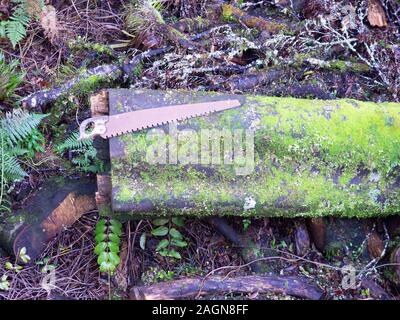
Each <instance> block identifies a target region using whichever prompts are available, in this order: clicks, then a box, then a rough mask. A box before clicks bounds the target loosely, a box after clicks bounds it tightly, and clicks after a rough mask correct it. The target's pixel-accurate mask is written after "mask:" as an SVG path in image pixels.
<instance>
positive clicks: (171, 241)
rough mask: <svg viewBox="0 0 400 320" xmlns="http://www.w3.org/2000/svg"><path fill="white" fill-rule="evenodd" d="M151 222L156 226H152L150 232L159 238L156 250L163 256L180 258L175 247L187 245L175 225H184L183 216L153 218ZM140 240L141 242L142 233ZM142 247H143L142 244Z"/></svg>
mask: <svg viewBox="0 0 400 320" xmlns="http://www.w3.org/2000/svg"><path fill="white" fill-rule="evenodd" d="M152 223H153V225H154V226H155V227H156V228H153V230H152V231H151V234H152V235H153V236H155V237H160V238H161V239H160V241H159V242H158V245H157V247H156V252H157V253H158V254H160V255H161V256H163V257H171V258H175V259H181V255H180V253H179V252H178V251H176V250H175V248H184V247H186V246H187V242H186V241H184V238H183V235H182V234H181V233H180V232H179V231H178V229H177V227H182V226H183V225H184V220H183V218H181V217H173V218H172V219H169V218H160V219H156V220H153V221H152ZM144 237H145V236H144ZM140 240H141V242H142V240H143V235H142V237H141V239H140ZM141 246H142V243H141ZM142 248H143V249H144V245H143V246H142Z"/></svg>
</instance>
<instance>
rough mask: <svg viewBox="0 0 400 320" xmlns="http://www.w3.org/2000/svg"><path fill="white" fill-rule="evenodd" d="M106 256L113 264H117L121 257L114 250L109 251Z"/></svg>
mask: <svg viewBox="0 0 400 320" xmlns="http://www.w3.org/2000/svg"><path fill="white" fill-rule="evenodd" d="M108 258H109V261H110V262H111V263H112V264H113V265H115V266H117V265H118V264H119V263H120V262H121V259H120V258H119V256H118V255H117V254H116V253H114V252H109V253H108Z"/></svg>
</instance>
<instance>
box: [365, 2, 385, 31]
mask: <svg viewBox="0 0 400 320" xmlns="http://www.w3.org/2000/svg"><path fill="white" fill-rule="evenodd" d="M368 22H369V24H370V25H371V26H373V27H380V28H383V27H386V26H387V21H386V15H385V10H383V8H382V5H381V3H380V1H379V0H369V1H368Z"/></svg>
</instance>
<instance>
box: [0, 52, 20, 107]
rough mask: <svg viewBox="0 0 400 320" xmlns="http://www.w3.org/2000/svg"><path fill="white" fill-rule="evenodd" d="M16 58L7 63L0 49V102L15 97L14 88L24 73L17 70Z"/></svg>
mask: <svg viewBox="0 0 400 320" xmlns="http://www.w3.org/2000/svg"><path fill="white" fill-rule="evenodd" d="M18 65H19V61H18V60H12V61H11V62H10V63H7V62H6V60H5V57H4V54H3V53H2V52H1V51H0V74H1V77H0V102H1V101H4V102H9V101H12V100H13V99H14V98H16V95H15V90H16V89H17V87H18V86H19V85H20V84H21V83H22V81H23V78H24V76H25V74H24V73H22V72H18V71H17V67H18Z"/></svg>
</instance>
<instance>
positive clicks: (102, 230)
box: [94, 225, 107, 236]
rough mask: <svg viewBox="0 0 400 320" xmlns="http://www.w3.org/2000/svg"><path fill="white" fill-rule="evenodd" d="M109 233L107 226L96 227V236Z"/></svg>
mask: <svg viewBox="0 0 400 320" xmlns="http://www.w3.org/2000/svg"><path fill="white" fill-rule="evenodd" d="M106 232H107V226H105V225H104V226H101V225H100V226H96V228H95V229H94V234H95V235H96V236H97V235H99V234H102V233H103V234H104V233H106Z"/></svg>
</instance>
